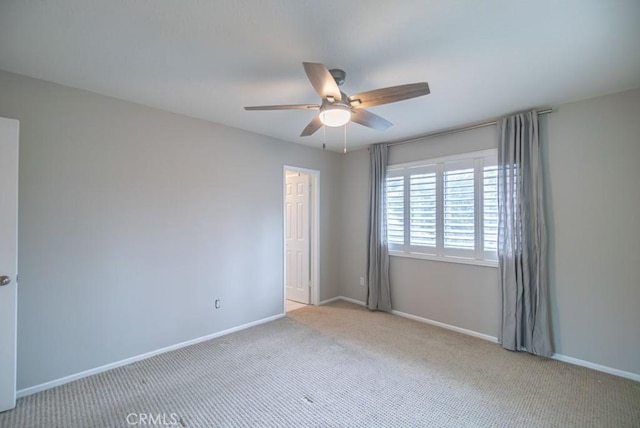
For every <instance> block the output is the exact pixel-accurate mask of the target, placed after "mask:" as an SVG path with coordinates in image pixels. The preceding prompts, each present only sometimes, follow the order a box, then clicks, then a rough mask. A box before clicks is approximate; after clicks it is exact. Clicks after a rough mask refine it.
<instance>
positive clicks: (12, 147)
mask: <svg viewBox="0 0 640 428" xmlns="http://www.w3.org/2000/svg"><path fill="white" fill-rule="evenodd" d="M0 127H2V128H3V131H2V134H3V135H2V137H1V138H2V140H1V141H0V144H2V146H3V156H6V155H7V154H8V155H9V156H6V157H3V158H2V159H0V167H1V168H2V171H3V173H5V172H6V173H8V174H9V175H10V178H9V180H8V182H7V183H5V185H4V186H3V191H2V193H3V195H2V202H6V203H7V204H8V206H9V207H11V210H12V212H11V214H9V215H7V216H6V219H7V220H6V221H7V224H3V226H2V228H3V230H2V239H6V240H7V241H10V242H7V244H8V245H11V246H12V247H13V249H12V251H9V253H8V256H9V257H11V256H13V258H12V259H11V263H10V264H7V263H6V262H4V261H3V262H2V263H1V264H2V266H0V268H1V269H2V271H1V272H0V275H7V276H9V278H10V279H11V282H10V283H9V284H7V285H5V286H2V287H0V294H2V299H8V300H3V302H2V303H3V304H2V305H0V310H4V309H8V311H7V312H3V314H2V315H3V319H2V321H1V322H2V328H3V332H2V333H1V334H0V336H1V338H2V343H1V344H0V345H2V346H4V345H5V343H4V342H5V340H6V341H9V340H10V341H11V342H9V343H11V344H10V345H9V349H8V351H9V352H3V356H2V358H0V360H1V361H0V363H2V367H0V373H1V374H2V376H3V381H2V385H0V387H1V391H0V412H4V411H7V410H10V409H13V408H14V407H15V404H16V395H17V391H16V378H17V371H16V367H17V359H18V358H17V353H16V351H17V338H18V180H19V178H18V176H19V174H18V168H19V165H20V162H19V156H20V122H19V121H18V120H16V119H8V118H4V117H0ZM5 130H6V137H7V139H6V140H5ZM12 253H13V254H12ZM5 328H6V330H5ZM6 350H7V349H5V351H6ZM7 373H8V374H9V375H8V377H6V378H5V377H4V376H5V375H6V374H7Z"/></svg>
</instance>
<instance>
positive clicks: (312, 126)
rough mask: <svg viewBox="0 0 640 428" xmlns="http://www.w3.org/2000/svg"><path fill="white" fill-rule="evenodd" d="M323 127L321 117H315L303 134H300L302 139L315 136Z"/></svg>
mask: <svg viewBox="0 0 640 428" xmlns="http://www.w3.org/2000/svg"><path fill="white" fill-rule="evenodd" d="M321 127H322V122H320V115H317V116H316V117H314V118H313V119H312V120H311V122H309V124H308V125H307V127H306V128H304V130H303V131H302V134H300V136H301V137H308V136H309V135H311V134H313V133H314V132H316V131H317V130H318V129H320V128H321Z"/></svg>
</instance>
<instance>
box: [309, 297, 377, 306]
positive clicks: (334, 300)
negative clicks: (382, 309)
mask: <svg viewBox="0 0 640 428" xmlns="http://www.w3.org/2000/svg"><path fill="white" fill-rule="evenodd" d="M338 300H344V301H345V302H351V303H355V304H356V305H360V306H367V304H366V303H365V302H363V301H360V300H357V299H352V298H351V297H344V296H336V297H332V298H331V299H327V300H323V301H322V302H320V305H327V304H329V303H332V302H336V301H338Z"/></svg>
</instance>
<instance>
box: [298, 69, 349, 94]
mask: <svg viewBox="0 0 640 428" xmlns="http://www.w3.org/2000/svg"><path fill="white" fill-rule="evenodd" d="M302 65H303V66H304V71H305V73H307V77H308V78H309V81H310V82H311V84H312V85H313V88H314V89H315V90H316V92H317V93H318V94H319V95H320V96H321V97H322V99H326V98H327V97H332V98H333V99H334V100H335V101H340V100H342V95H341V94H340V88H339V87H338V84H337V83H336V81H335V79H334V78H333V76H332V75H331V73H329V70H328V69H327V67H326V66H325V65H324V64H320V63H317V62H303V63H302Z"/></svg>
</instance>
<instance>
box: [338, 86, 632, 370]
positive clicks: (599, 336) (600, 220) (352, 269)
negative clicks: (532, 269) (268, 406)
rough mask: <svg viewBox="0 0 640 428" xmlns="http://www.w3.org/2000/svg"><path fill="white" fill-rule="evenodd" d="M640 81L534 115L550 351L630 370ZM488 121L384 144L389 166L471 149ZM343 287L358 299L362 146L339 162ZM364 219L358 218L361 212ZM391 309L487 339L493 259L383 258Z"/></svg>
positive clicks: (488, 135) (492, 331)
mask: <svg viewBox="0 0 640 428" xmlns="http://www.w3.org/2000/svg"><path fill="white" fill-rule="evenodd" d="M639 118H640V90H633V91H627V92H623V93H619V94H613V95H609V96H605V97H600V98H596V99H591V100H585V101H580V102H576V103H572V104H564V105H561V106H559V107H558V110H557V111H556V112H554V113H552V114H550V115H546V116H543V117H542V119H541V136H542V142H543V147H544V156H545V158H546V163H547V166H548V169H547V171H546V190H547V194H546V199H547V211H548V212H547V217H548V219H547V221H548V223H549V234H550V242H549V244H550V292H551V300H552V302H551V306H552V323H553V334H554V338H555V344H556V352H557V353H559V354H563V355H566V356H569V357H573V358H578V359H582V360H585V361H589V362H592V363H596V364H602V365H605V366H608V367H612V368H616V369H619V370H624V371H628V372H632V373H636V374H640V358H638V356H639V355H640V227H639V226H638V221H639V219H640V167H638V165H639V164H640V120H639ZM497 132H498V131H497V127H491V128H483V129H480V130H473V131H468V132H464V133H458V134H453V135H448V136H444V137H439V138H434V139H429V140H426V141H424V142H419V143H411V144H406V145H402V146H396V147H392V148H391V149H390V163H391V164H395V163H402V162H407V161H413V160H420V159H427V158H432V157H439V156H444V155H448V154H454V153H461V152H464V151H473V150H481V149H484V148H489V147H493V146H495V145H496V144H497V135H498V134H497ZM343 168H344V169H345V171H344V173H343V176H344V179H345V186H344V187H342V190H343V193H342V204H343V205H342V206H343V209H344V212H343V215H342V216H341V217H342V234H341V236H342V238H343V241H342V245H341V247H342V249H343V252H342V258H341V260H342V265H341V268H340V275H341V279H342V285H343V288H342V294H343V295H344V296H346V297H350V298H354V299H357V300H361V301H364V300H365V298H366V289H365V288H364V287H360V286H358V285H357V284H358V282H357V278H358V277H359V276H361V275H363V274H364V273H365V272H366V240H367V238H366V232H367V224H366V220H364V219H363V217H362V216H366V213H367V197H366V194H367V191H368V173H369V172H368V170H369V164H368V152H367V150H360V151H357V152H353V153H350V154H348V155H347V156H346V158H345V161H344V162H343ZM365 219H366V217H365ZM391 282H392V289H393V291H392V303H393V307H394V309H396V310H399V311H402V312H406V313H409V314H412V315H417V316H420V317H424V318H428V319H431V320H435V321H440V322H444V323H447V324H451V325H454V326H457V327H462V328H466V329H470V330H474V331H477V332H480V333H484V334H488V335H491V336H497V335H498V332H499V311H500V290H499V286H498V272H497V269H496V268H488V267H477V266H470V265H461V264H453V263H444V262H436V261H426V260H416V259H408V258H399V257H391Z"/></svg>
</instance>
